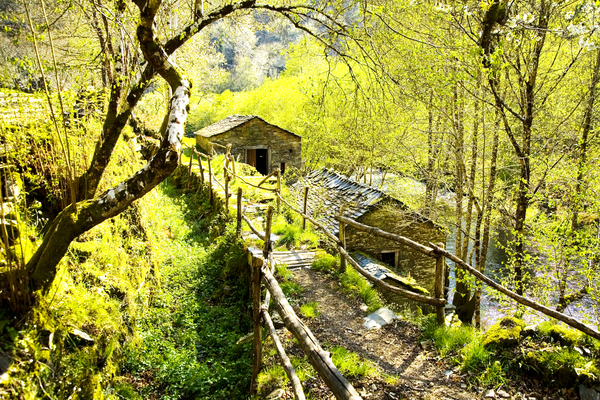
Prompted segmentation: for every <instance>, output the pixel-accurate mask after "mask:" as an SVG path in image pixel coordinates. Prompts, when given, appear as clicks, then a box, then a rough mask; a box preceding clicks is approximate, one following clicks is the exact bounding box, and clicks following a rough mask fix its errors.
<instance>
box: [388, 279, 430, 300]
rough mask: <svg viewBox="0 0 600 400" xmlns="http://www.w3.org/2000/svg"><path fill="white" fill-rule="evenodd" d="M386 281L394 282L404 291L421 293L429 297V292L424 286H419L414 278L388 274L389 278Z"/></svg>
mask: <svg viewBox="0 0 600 400" xmlns="http://www.w3.org/2000/svg"><path fill="white" fill-rule="evenodd" d="M386 280H389V281H392V282H393V283H395V284H396V286H399V287H401V288H402V289H406V290H410V291H411V292H415V293H421V294H424V295H429V294H430V293H429V290H427V289H425V288H424V287H423V286H419V285H418V284H417V281H415V279H414V278H413V277H412V276H398V275H396V274H394V275H393V276H391V274H388V278H387V279H386Z"/></svg>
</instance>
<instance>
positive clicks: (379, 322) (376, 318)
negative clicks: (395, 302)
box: [363, 308, 401, 329]
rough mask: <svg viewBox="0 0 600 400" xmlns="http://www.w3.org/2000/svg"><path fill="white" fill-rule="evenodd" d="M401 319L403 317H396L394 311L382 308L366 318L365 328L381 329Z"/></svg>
mask: <svg viewBox="0 0 600 400" xmlns="http://www.w3.org/2000/svg"><path fill="white" fill-rule="evenodd" d="M400 318H401V317H399V316H398V315H396V314H395V313H394V312H393V311H392V310H390V309H387V308H380V309H379V310H377V311H375V312H374V313H371V314H369V315H367V316H366V317H365V318H364V322H363V327H365V328H366V329H379V328H381V327H382V326H385V325H388V324H391V323H392V322H393V321H395V320H397V319H400Z"/></svg>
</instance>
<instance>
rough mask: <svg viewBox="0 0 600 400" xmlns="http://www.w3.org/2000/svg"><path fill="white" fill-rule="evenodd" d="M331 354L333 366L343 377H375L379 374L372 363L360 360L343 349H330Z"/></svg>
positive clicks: (356, 355) (354, 354)
mask: <svg viewBox="0 0 600 400" xmlns="http://www.w3.org/2000/svg"><path fill="white" fill-rule="evenodd" d="M331 354H332V361H333V364H334V365H335V366H336V367H337V368H338V369H339V370H340V372H341V373H342V374H343V375H344V376H350V377H362V376H375V375H377V374H378V373H379V370H378V368H377V367H376V365H375V364H374V363H372V362H370V361H368V360H363V359H361V358H360V357H359V356H358V354H356V353H353V352H351V351H349V350H347V349H345V348H343V347H339V346H336V347H333V348H332V349H331Z"/></svg>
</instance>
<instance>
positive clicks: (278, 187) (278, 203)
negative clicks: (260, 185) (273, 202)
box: [277, 168, 281, 212]
mask: <svg viewBox="0 0 600 400" xmlns="http://www.w3.org/2000/svg"><path fill="white" fill-rule="evenodd" d="M279 196H281V169H279V168H277V212H279V209H280V208H281V199H280V198H279Z"/></svg>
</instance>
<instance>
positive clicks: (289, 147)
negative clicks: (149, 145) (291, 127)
mask: <svg viewBox="0 0 600 400" xmlns="http://www.w3.org/2000/svg"><path fill="white" fill-rule="evenodd" d="M209 142H214V143H218V144H221V145H223V146H225V145H227V144H229V143H231V145H232V147H231V154H232V155H233V156H234V157H235V158H236V160H239V161H241V162H246V149H248V148H251V149H252V148H254V149H260V148H268V149H269V150H270V168H269V171H273V170H274V169H275V168H279V166H280V163H282V162H283V163H285V168H286V169H288V168H290V167H295V168H298V169H300V168H302V141H301V138H300V136H296V135H294V134H292V133H290V132H288V131H285V130H283V129H281V128H278V127H276V126H274V125H271V124H268V123H266V122H264V121H261V120H260V119H258V118H255V119H253V120H250V121H248V122H246V123H244V124H242V125H240V126H238V127H235V128H233V129H231V130H230V131H227V132H224V133H222V134H220V135H215V136H213V137H211V138H205V137H203V136H201V135H196V144H197V145H198V147H200V148H201V149H202V150H203V151H205V152H207V153H210V151H211V148H210V144H209ZM214 150H215V152H217V153H222V152H224V149H222V148H220V147H218V146H215V147H214Z"/></svg>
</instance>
